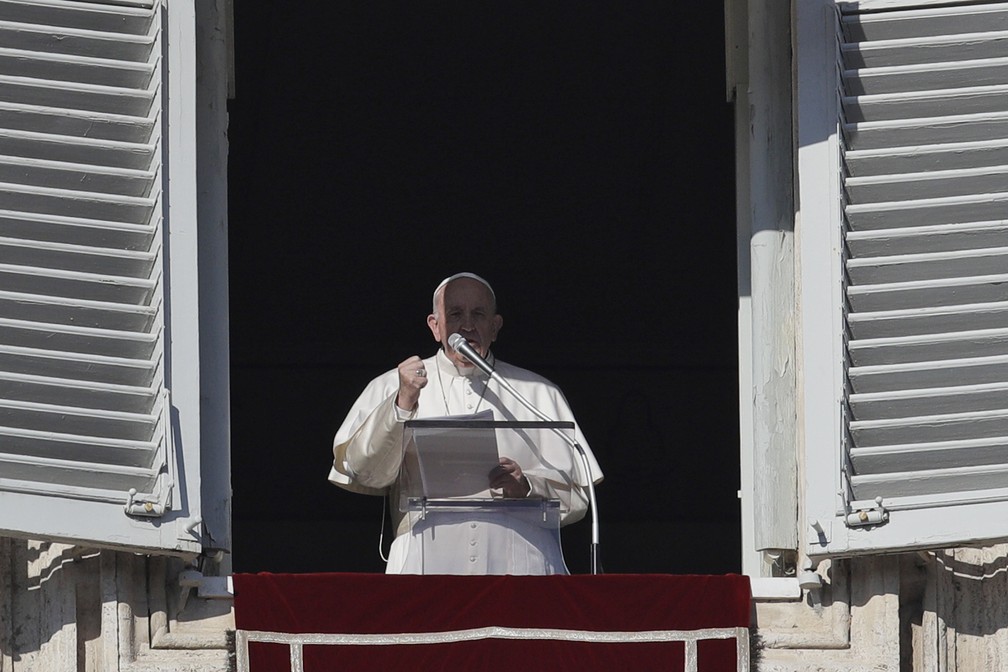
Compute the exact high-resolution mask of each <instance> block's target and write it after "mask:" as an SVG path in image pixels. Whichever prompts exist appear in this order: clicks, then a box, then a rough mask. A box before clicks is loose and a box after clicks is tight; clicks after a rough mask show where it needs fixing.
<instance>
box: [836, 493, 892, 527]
mask: <svg viewBox="0 0 1008 672" xmlns="http://www.w3.org/2000/svg"><path fill="white" fill-rule="evenodd" d="M846 520H847V527H869V526H872V525H885V524H886V523H888V522H889V512H888V511H887V510H886V508H885V507H884V506H882V498H881V497H876V498H875V506H874V507H872V508H869V509H858V510H857V511H852V512H851V513H848V514H847V519H846Z"/></svg>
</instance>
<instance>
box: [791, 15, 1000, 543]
mask: <svg viewBox="0 0 1008 672" xmlns="http://www.w3.org/2000/svg"><path fill="white" fill-rule="evenodd" d="M863 4H865V3H862V5H863ZM837 17H838V31H837V35H838V45H837V46H838V54H839V59H838V60H839V62H838V63H837V64H836V67H837V69H838V70H837V73H838V74H837V83H838V92H837V93H838V96H837V100H838V104H837V111H838V113H839V117H838V121H837V130H838V137H837V143H836V147H837V151H838V153H839V161H838V168H839V172H840V189H839V191H840V201H841V203H840V207H839V212H838V220H839V226H840V227H841V231H840V237H839V243H840V244H839V250H838V252H839V253H840V254H841V255H842V263H841V266H840V270H839V276H840V277H839V283H838V284H839V287H838V288H837V289H836V290H835V291H836V293H837V295H838V300H839V301H840V303H841V306H842V307H841V313H842V319H841V320H840V323H841V325H842V332H843V333H842V335H841V338H840V341H841V346H840V348H839V350H840V353H839V354H840V358H841V359H842V367H843V375H842V376H840V377H839V378H838V379H837V382H838V383H839V384H840V385H842V388H843V389H842V390H840V391H839V394H838V396H837V398H838V400H839V406H840V408H839V413H840V422H839V427H840V430H841V436H840V437H839V440H840V445H841V448H840V452H839V464H838V465H837V468H838V474H839V479H838V484H837V485H838V490H837V492H838V494H839V497H838V498H837V500H836V501H837V509H836V511H835V513H836V514H837V521H836V522H835V523H834V524H833V525H832V529H831V530H828V531H826V530H824V529H823V526H822V523H821V522H820V524H819V529H820V530H822V531H823V535H822V537H820V539H819V540H818V541H819V542H820V543H819V544H818V545H817V544H815V543H814V544H813V546H814V547H816V546H818V547H819V548H816V549H815V550H823V548H827V550H831V551H838V552H847V551H852V552H857V551H865V550H877V549H901V548H908V547H926V546H940V545H952V544H957V543H970V542H975V541H983V540H993V539H1000V538H1008V522H1006V515H1008V4H1002V3H981V4H973V3H971V4H963V5H959V6H950V7H925V8H907V9H890V10H888V11H872V12H865V11H861V12H858V11H851V12H841V13H839V14H837ZM806 263H807V261H806ZM826 496H827V497H828V496H829V495H828V493H827V494H826ZM813 497H815V495H813Z"/></svg>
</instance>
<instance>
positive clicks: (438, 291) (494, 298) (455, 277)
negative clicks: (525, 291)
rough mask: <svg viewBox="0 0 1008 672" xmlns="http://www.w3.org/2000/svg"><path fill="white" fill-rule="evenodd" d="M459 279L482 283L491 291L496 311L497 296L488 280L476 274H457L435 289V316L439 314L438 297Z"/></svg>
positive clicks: (443, 281) (450, 276)
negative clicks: (450, 283)
mask: <svg viewBox="0 0 1008 672" xmlns="http://www.w3.org/2000/svg"><path fill="white" fill-rule="evenodd" d="M459 278H470V279H472V280H475V281H476V282H479V283H482V284H483V285H484V286H485V287H486V288H487V289H488V290H489V291H490V298H492V299H493V302H494V310H496V309H497V295H496V294H494V291H493V287H491V286H490V283H489V282H487V281H486V280H484V279H483V278H481V277H480V276H478V275H476V274H475V273H456V274H455V275H449V276H448V277H447V278H445V279H444V280H442V281H441V282H440V283H438V286H437V287H435V288H434V314H435V315H437V314H438V307H437V304H438V295H440V294H441V292H443V291H444V288H445V286H447V284H448V283H449V282H451V281H452V280H458V279H459Z"/></svg>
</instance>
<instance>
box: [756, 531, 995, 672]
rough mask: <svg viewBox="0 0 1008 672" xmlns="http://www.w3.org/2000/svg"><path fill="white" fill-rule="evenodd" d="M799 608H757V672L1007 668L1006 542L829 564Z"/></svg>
mask: <svg viewBox="0 0 1008 672" xmlns="http://www.w3.org/2000/svg"><path fill="white" fill-rule="evenodd" d="M819 572H820V574H822V575H823V577H824V587H823V589H822V590H821V591H819V593H818V594H808V593H806V594H805V595H804V599H803V600H802V601H800V602H757V604H756V607H755V625H756V636H755V638H754V639H755V645H754V646H755V655H754V658H753V668H754V669H755V670H758V671H759V672H833V671H836V672H861V671H868V670H872V671H875V672H880V671H891V672H991V671H994V670H1005V669H1008V546H1006V545H1000V546H994V547H990V548H983V549H973V548H960V549H949V550H942V551H933V552H926V553H923V552H922V553H908V554H903V555H887V556H877V557H866V558H855V559H850V560H840V561H834V562H832V563H830V562H825V563H823V564H822V565H821V566H820V567H819Z"/></svg>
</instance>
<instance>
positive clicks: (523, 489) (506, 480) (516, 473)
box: [489, 457, 532, 499]
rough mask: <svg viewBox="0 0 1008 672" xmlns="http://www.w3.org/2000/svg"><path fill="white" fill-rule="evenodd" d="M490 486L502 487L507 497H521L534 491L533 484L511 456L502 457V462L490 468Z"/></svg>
mask: <svg viewBox="0 0 1008 672" xmlns="http://www.w3.org/2000/svg"><path fill="white" fill-rule="evenodd" d="M489 478H490V487H491V488H500V489H501V490H503V491H504V496H505V497H511V498H515V499H521V498H522V497H527V496H528V494H529V492H531V491H532V484H531V483H529V480H528V479H527V478H526V477H525V475H524V474H523V473H522V469H521V467H519V466H518V463H517V462H515V461H514V460H512V459H511V458H510V457H502V458H500V464H498V465H497V466H496V467H494V468H493V469H491V470H490V474H489Z"/></svg>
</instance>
